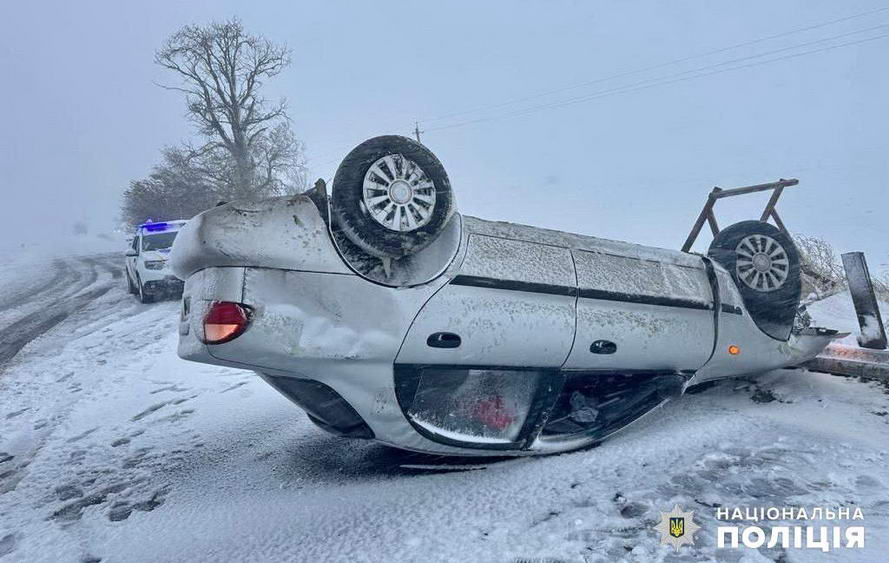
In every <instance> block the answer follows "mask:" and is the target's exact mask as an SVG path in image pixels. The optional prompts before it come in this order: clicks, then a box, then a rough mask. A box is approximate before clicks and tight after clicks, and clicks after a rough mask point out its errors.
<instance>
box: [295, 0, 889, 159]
mask: <svg viewBox="0 0 889 563" xmlns="http://www.w3.org/2000/svg"><path fill="white" fill-rule="evenodd" d="M887 10H889V6H884V7H881V8H877V9H874V10H869V11H866V12H860V13H856V14H852V15H849V16H844V17H841V18H836V19H832V20H828V21H824V22H820V23H816V24H812V25H808V26H804V27H800V28H795V29H791V30H788V31H784V32H781V33H776V34H773V35H768V36H765V37H760V38H757V39H752V40H749V41H744V42H741V43H735V44H733V45H729V46H726V47H721V48H719V49H714V50H711V51H707V52H704V53H701V54H697V55H690V56H687V57H682V58H679V59H674V60H671V61H668V62H664V63H659V64H654V65H649V66H646V67H642V68H639V69H635V70H629V71H625V72H621V73H618V74H614V75H610V76H606V77H602V78H598V79H594V80H590V81H586V82H583V83H580V84H575V85H572V86H565V87H562V88H557V89H553V90H549V91H546V92H541V93H538V94H532V95H529V96H524V97H521V98H516V99H513V100H509V101H506V102H501V103H497V104H489V105H487V106H480V107H478V108H475V109H472V110H465V111H459V112H452V113H449V114H445V115H441V116H438V117H433V118H429V119H424V120H418V121H417V122H414V124H413V125H414V129H413V130H411V133H413V134H415V135H416V133H417V131H418V130H419V123H420V122H422V123H428V122H433V121H440V120H444V119H448V118H451V117H456V116H460V115H466V114H469V113H475V112H478V111H483V110H485V109H497V108H501V107H507V106H510V105H515V104H517V103H520V102H522V101H528V100H532V99H537V98H541V97H544V96H549V95H552V94H556V93H560V92H565V91H569V90H574V89H577V88H582V87H584V86H589V85H592V84H597V83H601V82H605V81H608V80H613V79H616V78H621V77H626V76H631V75H634V74H640V73H643V72H647V71H650V70H655V69H658V68H664V67H667V66H672V65H676V64H680V63H682V62H687V61H690V60H694V59H699V58H704V57H708V56H712V55H715V54H719V53H724V52H727V51H731V50H734V49H738V48H740V47H745V46H749V45H754V44H758V43H762V42H765V41H770V40H773V39H778V38H781V37H786V36H789V35H794V34H797V33H803V32H806V31H811V30H813V29H819V28H823V27H827V26H830V25H834V24H837V23H842V22H845V21H850V20H853V19H858V18H861V17H865V16H869V15H873V14H877V13H881V12H885V11H887ZM886 25H889V24H882V25H878V26H873V27H870V28H866V29H861V30H855V31H851V32H847V33H843V34H839V35H835V36H831V37H827V38H822V39H816V40H813V41H809V42H806V43H801V44H797V45H794V46H790V47H783V48H781V49H775V50H772V51H766V52H764V53H760V54H756V55H749V56H746V57H740V58H738V59H732V60H729V61H722V62H718V63H713V64H709V65H704V66H702V67H699V68H696V69H691V70H687V71H682V72H679V73H672V74H668V75H664V76H661V77H657V78H649V79H645V80H641V81H638V82H635V83H631V84H628V85H624V86H619V87H615V88H611V89H606V90H602V91H598V92H593V93H590V94H585V95H583V96H580V97H575V98H568V99H566V100H561V101H555V102H551V103H547V104H540V105H537V106H531V107H530V108H518V109H516V110H514V111H511V112H507V113H503V114H500V115H495V116H489V117H481V118H476V119H471V120H466V121H461V122H457V123H453V124H449V125H442V126H439V127H432V128H428V129H426V130H425V131H426V132H432V131H441V130H444V129H453V128H457V127H463V126H467V125H472V124H476V123H482V122H488V121H496V120H500V119H506V118H510V117H518V116H521V115H526V114H529V113H534V112H537V111H544V110H546V109H550V108H559V107H563V106H566V105H573V104H575V103H581V102H584V101H589V100H594V99H598V98H602V97H606V96H609V95H616V94H621V93H629V92H634V91H637V90H642V89H646V88H650V87H654V86H659V85H666V84H672V83H675V82H681V81H684V80H692V79H695V78H702V77H705V76H710V75H713V74H720V73H722V72H729V71H732V70H740V69H742V68H748V67H752V66H759V65H760V64H769V63H772V62H777V61H780V60H785V59H788V58H795V57H797V56H803V55H808V54H813V53H818V52H822V51H827V50H831V49H835V48H840V47H845V46H848V45H855V44H858V43H865V42H868V41H872V40H875V39H882V38H883V37H886V36H884V35H881V36H877V37H873V38H869V39H864V40H861V41H855V42H848V43H843V44H839V45H834V46H830V47H827V48H823V49H814V50H810V51H806V52H803V53H799V54H793V55H790V56H784V57H778V58H775V59H770V60H766V61H759V62H757V63H753V64H746V65H739V66H736V67H731V68H726V69H722V70H719V71H716V72H703V71H706V70H709V69H712V68H716V67H720V66H725V65H730V64H733V63H737V62H741V61H744V60H750V59H755V58H761V57H766V56H769V55H773V54H776V53H779V52H784V51H788V50H792V49H798V48H800V47H805V46H809V45H813V44H818V43H823V42H826V41H832V40H835V39H838V38H841V37H846V36H849V35H854V34H858V33H865V32H867V31H872V30H874V29H878V28H881V27H885V26H886ZM693 73H701V74H694V75H693V76H686V77H684V78H678V77H680V76H683V75H689V74H693ZM405 129H407V126H405ZM420 132H422V131H420ZM349 146H351V145H349ZM343 147H344V148H349V147H348V146H346V145H345V144H344V145H343ZM337 152H340V151H337ZM331 153H332V151H327V152H326V154H327V155H329V154H331ZM322 154H324V153H322ZM322 158H323V157H322ZM338 159H339V157H338V156H337V157H333V158H331V159H328V160H325V161H323V162H317V161H318V159H309V162H314V164H315V166H324V165H327V164H330V163H332V162H334V161H336V160H338Z"/></svg>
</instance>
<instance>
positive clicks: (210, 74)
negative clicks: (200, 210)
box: [155, 19, 304, 198]
mask: <svg viewBox="0 0 889 563" xmlns="http://www.w3.org/2000/svg"><path fill="white" fill-rule="evenodd" d="M155 61H156V62H157V63H158V64H159V65H161V66H163V67H164V68H166V69H169V70H171V71H173V72H175V73H176V74H177V75H178V76H179V78H180V79H181V80H182V84H181V85H180V86H163V87H164V88H167V89H170V90H175V91H179V92H183V93H185V95H186V100H187V106H188V116H189V118H190V119H191V120H192V121H193V122H194V123H195V124H196V125H197V126H198V130H199V131H200V133H202V134H203V135H204V136H205V137H206V139H207V140H206V142H205V143H204V144H203V145H202V146H199V147H191V148H190V155H189V156H190V158H191V159H192V160H195V161H198V160H199V161H201V162H202V163H203V164H202V166H203V167H204V168H205V172H206V173H207V174H209V175H211V176H215V177H216V178H217V180H218V182H219V183H220V186H222V185H226V189H225V191H227V192H228V193H227V194H226V195H227V197H228V198H238V197H250V196H254V197H255V196H263V195H271V194H277V193H285V192H288V191H293V186H292V184H291V181H292V179H293V178H294V177H295V178H297V179H298V178H299V173H300V171H301V170H303V169H304V163H303V161H302V145H301V144H300V143H299V142H298V141H296V139H295V138H294V136H293V134H292V132H291V131H290V128H289V122H288V121H287V112H286V102H285V101H284V100H280V101H279V102H277V103H274V104H270V103H268V102H267V101H266V99H265V98H263V96H262V95H261V93H260V90H261V89H262V86H263V82H264V81H265V80H266V79H269V78H272V77H274V76H276V75H277V74H279V73H280V72H281V71H282V70H283V69H284V68H285V67H286V66H287V65H288V64H289V63H290V53H289V50H288V49H287V48H286V47H284V46H280V45H275V44H274V43H272V42H271V41H269V40H268V39H265V38H263V37H260V36H256V35H251V34H249V33H247V32H246V31H245V30H244V28H243V26H242V25H241V22H240V21H239V20H237V19H232V20H229V21H226V22H223V23H212V24H210V25H208V26H206V27H201V26H196V25H189V26H185V27H183V28H182V29H180V30H179V31H177V32H176V33H175V34H173V36H172V37H170V39H169V40H168V41H167V42H166V43H165V44H164V46H163V47H162V48H161V49H160V50H159V51H158V52H157V53H156V55H155ZM303 183H304V182H303ZM300 187H303V186H300Z"/></svg>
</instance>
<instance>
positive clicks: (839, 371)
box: [801, 344, 889, 382]
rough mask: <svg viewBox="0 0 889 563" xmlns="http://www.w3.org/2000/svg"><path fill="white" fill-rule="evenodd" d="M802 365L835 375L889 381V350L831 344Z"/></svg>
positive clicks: (812, 369) (811, 369)
mask: <svg viewBox="0 0 889 563" xmlns="http://www.w3.org/2000/svg"><path fill="white" fill-rule="evenodd" d="M801 367H804V368H806V369H808V370H810V371H818V372H822V373H830V374H833V375H843V376H846V377H861V378H862V379H875V380H879V381H886V382H889V351H886V350H868V349H866V348H857V347H855V346H845V345H842V344H829V345H828V346H827V348H825V349H824V351H823V352H822V353H821V354H819V355H818V356H817V357H816V358H815V359H814V360H810V361H808V362H806V363H804V364H803V365H802V366H801Z"/></svg>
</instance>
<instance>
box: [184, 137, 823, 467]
mask: <svg viewBox="0 0 889 563" xmlns="http://www.w3.org/2000/svg"><path fill="white" fill-rule="evenodd" d="M412 147H413V146H412V145H410V146H409V147H408V148H412ZM359 148H360V147H359ZM372 148H374V150H376V151H378V147H377V146H376V145H374V146H373V147H372ZM413 149H415V147H413V148H412V150H413ZM356 150H358V149H356ZM403 150H406V149H403ZM417 150H419V149H417ZM424 150H425V148H424ZM353 152H354V151H353ZM378 154H379V152H374V153H373V156H374V158H373V159H372V160H371V159H369V158H368V162H370V163H371V164H368V166H372V167H373V166H377V167H379V168H374V170H376V172H374V173H373V174H372V173H371V172H367V173H366V174H365V173H362V174H359V175H357V176H356V174H355V173H354V171H353V173H351V176H354V177H357V178H359V179H360V180H361V181H362V182H363V184H362V186H363V187H362V189H361V190H358V191H357V192H356V193H357V194H358V195H357V197H358V198H359V199H360V203H359V205H365V206H366V205H373V202H374V201H377V200H380V201H383V199H384V197H383V196H384V195H385V193H383V195H380V191H381V190H382V189H383V188H380V187H377V185H380V186H382V185H383V184H382V182H383V181H384V180H385V179H391V178H395V179H394V180H392V183H395V181H398V182H402V181H407V180H409V179H410V178H412V177H416V175H417V174H416V171H415V170H414V169H412V168H411V166H412V164H411V161H409V159H408V158H407V157H402V158H401V159H394V160H389V161H388V164H387V165H383V166H381V165H380V164H379V163H380V162H384V163H386V162H387V161H386V159H385V158H383V159H381V157H379V156H378ZM417 159H418V160H422V159H421V158H420V157H417ZM424 162H425V161H424ZM413 166H416V163H413ZM387 171H394V172H397V173H393V174H387ZM338 174H339V173H338ZM387 176H389V177H390V178H386V177H387ZM432 176H434V174H433V175H432ZM423 177H424V178H425V177H426V176H423ZM368 178H370V180H368ZM405 179H407V180H405ZM369 181H372V182H371V185H370V187H367V183H368V182H369ZM335 184H336V181H335ZM418 185H425V184H418ZM436 185H438V184H436ZM397 187H398V188H399V189H401V190H404V189H405V188H404V186H403V184H401V183H399V184H398V186H397ZM448 188H449V185H448ZM418 193H419V192H418ZM425 194H426V192H422V193H420V195H421V196H423V197H418V198H417V200H416V201H413V200H410V199H409V197H408V196H410V192H409V191H405V192H404V193H402V192H401V191H399V192H397V193H395V195H393V196H391V197H389V199H386V200H385V202H384V203H383V204H381V205H390V206H395V204H396V203H397V204H399V205H402V207H403V210H402V211H400V213H414V210H413V209H412V208H411V206H412V205H417V206H421V205H422V204H423V202H424V201H425V200H426V199H431V198H425ZM310 195H311V197H310V196H307V195H300V196H291V197H284V198H272V199H269V200H264V201H261V202H253V203H249V202H232V203H229V204H225V205H222V206H219V207H216V208H214V209H211V210H209V211H207V212H205V213H203V214H201V215H199V216H198V217H196V218H195V219H193V220H192V221H190V222H189V224H188V225H187V226H186V227H185V228H184V229H183V230H182V231H181V233H180V234H179V236H178V237H177V240H176V243H175V246H174V252H173V257H172V263H173V267H174V269H175V271H176V273H177V274H178V275H179V276H180V277H183V278H184V279H186V280H187V281H186V283H185V290H184V296H183V313H182V320H181V324H180V330H179V332H180V343H179V355H180V356H181V357H183V358H185V359H189V360H194V361H199V362H205V363H212V364H218V365H225V366H231V367H238V368H244V369H251V370H254V371H256V372H258V373H259V374H260V375H261V376H262V377H263V378H264V379H265V380H266V381H267V382H269V383H270V384H271V385H272V386H274V387H275V388H276V389H278V390H279V391H280V392H281V393H282V394H284V395H285V396H287V397H288V398H290V399H291V400H292V401H293V402H294V403H296V404H297V405H299V406H300V407H302V408H303V409H304V410H305V411H306V412H307V414H308V416H309V418H310V419H311V420H312V421H313V422H315V423H316V424H317V425H318V426H320V427H321V428H324V429H325V430H327V431H330V432H333V433H335V434H340V435H344V436H351V437H359V438H374V439H376V440H379V441H381V442H385V443H388V444H391V445H393V446H396V447H400V448H404V449H409V450H416V451H422V452H432V453H441V454H458V455H503V454H504V453H508V454H514V455H529V454H539V453H551V452H558V451H566V450H571V449H575V448H578V447H583V446H586V445H590V444H593V443H596V442H598V441H600V440H602V439H603V438H605V437H606V436H608V435H610V434H611V433H613V432H616V431H618V430H620V429H621V428H624V427H626V426H627V425H629V424H630V423H632V422H634V421H636V420H638V419H640V418H641V417H642V416H643V415H645V414H646V413H648V412H651V411H652V410H653V409H654V408H655V407H657V406H658V405H660V404H663V403H664V402H665V401H666V400H669V399H670V398H672V397H676V396H678V395H681V394H682V392H683V391H684V389H685V388H686V386H687V385H689V384H690V383H697V382H703V381H706V380H711V379H717V378H723V377H732V376H736V375H742V374H746V373H752V372H757V371H763V370H766V369H772V368H777V367H781V366H787V365H794V364H796V363H798V362H800V361H803V360H805V359H808V358H810V357H813V356H814V355H816V354H817V353H818V352H819V351H820V350H821V349H822V348H823V347H824V346H825V345H826V344H827V342H828V341H829V340H830V338H831V336H830V335H829V334H821V333H819V334H813V333H793V334H790V335H789V338H786V339H783V340H782V339H779V338H775V337H774V336H770V335H769V334H767V333H766V332H764V331H763V330H761V329H760V327H759V326H758V324H757V322H755V320H754V319H753V318H752V317H751V315H750V313H749V312H748V310H747V307H746V306H745V302H744V298H743V296H742V295H741V292H740V291H739V290H738V288H737V284H736V282H735V280H734V278H733V277H732V274H731V273H729V271H728V270H727V269H726V268H724V267H723V266H722V265H720V264H719V263H717V262H716V261H715V260H711V259H710V258H707V257H704V256H700V255H693V254H687V253H682V252H678V251H670V250H664V249H656V248H650V247H644V246H640V245H634V244H629V243H624V242H619V241H611V240H605V239H598V238H595V237H588V236H581V235H574V234H569V233H562V232H558V231H551V230H546V229H539V228H535V227H528V226H522V225H514V224H510V223H498V222H490V221H483V220H481V219H477V218H473V217H466V216H462V215H460V214H458V213H453V214H452V215H450V216H449V218H448V219H447V220H443V221H439V223H440V225H441V231H440V235H439V236H438V237H437V238H435V240H431V241H430V240H428V239H423V243H422V245H420V247H417V248H419V250H416V249H415V248H411V245H410V244H405V245H404V246H405V248H408V249H409V254H406V255H405V256H403V257H401V258H393V257H391V256H388V255H387V256H381V255H377V256H373V255H372V254H369V253H368V252H367V249H368V248H369V249H371V251H374V248H376V247H375V246H374V244H376V243H375V239H373V238H372V237H370V236H368V237H367V239H366V240H362V241H360V242H361V244H360V245H359V244H358V243H356V242H355V241H353V240H352V239H351V238H349V237H348V236H346V235H348V232H346V231H341V230H339V229H338V228H337V224H336V216H337V214H336V213H335V212H333V213H332V212H331V210H329V209H327V201H328V200H327V198H326V197H323V195H319V194H318V193H314V194H310ZM396 196H397V197H396ZM392 198H395V199H394V200H393V199H392ZM444 200H445V198H441V197H439V198H436V199H435V201H444ZM332 201H336V197H334V198H332ZM393 201H395V203H393ZM447 201H449V202H450V199H448V200H447ZM399 202H407V203H403V204H401V203H399ZM389 209H390V210H391V209H397V206H395V207H391V208H389ZM431 209H432V208H431V207H430V208H428V209H427V208H423V210H424V212H427V214H426V215H420V214H415V215H414V219H416V218H417V217H422V218H427V219H428V212H430V210H431ZM334 211H335V210H334ZM375 213H376V215H374V217H375V219H374V221H376V223H377V224H378V225H377V226H376V227H374V228H377V227H379V228H383V227H384V226H385V224H386V223H387V222H388V223H396V224H399V225H400V228H401V229H402V230H406V231H408V232H410V227H411V225H412V224H414V223H416V222H414V223H412V221H411V218H410V216H408V217H407V218H405V215H402V219H401V222H400V223H398V221H397V219H393V215H392V213H391V212H387V211H386V208H384V207H381V208H380V209H377V210H375ZM394 213H395V215H394V216H395V217H397V215H398V213H399V212H398V211H396V212H394ZM424 224H425V223H424ZM353 236H354V234H353ZM405 240H409V239H405ZM384 242H385V244H384V245H381V246H380V247H379V248H381V249H385V252H395V250H393V249H396V250H397V245H396V244H393V241H392V240H391V239H384ZM380 254H384V252H383V251H381V252H380ZM220 304H223V305H224V306H228V307H229V308H231V307H235V308H236V309H235V312H236V313H238V312H240V314H241V315H242V317H241V319H242V321H243V323H242V325H239V327H238V332H237V333H234V332H233V333H232V334H235V336H233V337H231V338H227V339H225V340H224V341H218V342H217V343H208V342H211V341H209V340H208V335H207V334H206V333H205V330H207V328H206V324H207V320H206V319H207V318H209V316H208V315H209V313H208V311H211V310H213V309H214V308H217V307H220V306H221V305H220ZM236 321H237V319H236ZM236 321H232V322H236ZM224 322H228V321H224ZM214 330H216V328H214ZM741 348H743V350H741Z"/></svg>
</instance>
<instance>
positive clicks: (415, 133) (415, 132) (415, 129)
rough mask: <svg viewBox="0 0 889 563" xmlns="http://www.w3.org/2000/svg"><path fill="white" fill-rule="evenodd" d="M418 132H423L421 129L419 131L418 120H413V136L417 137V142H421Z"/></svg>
mask: <svg viewBox="0 0 889 563" xmlns="http://www.w3.org/2000/svg"><path fill="white" fill-rule="evenodd" d="M420 133H423V131H420V124H419V122H417V121H414V136H415V137H416V138H417V142H418V143H420V142H422V141H420Z"/></svg>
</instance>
